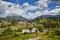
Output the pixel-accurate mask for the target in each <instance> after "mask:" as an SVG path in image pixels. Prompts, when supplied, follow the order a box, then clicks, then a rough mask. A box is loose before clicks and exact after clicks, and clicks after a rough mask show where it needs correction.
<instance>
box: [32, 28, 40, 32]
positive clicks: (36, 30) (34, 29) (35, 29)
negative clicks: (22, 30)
mask: <svg viewBox="0 0 60 40" xmlns="http://www.w3.org/2000/svg"><path fill="white" fill-rule="evenodd" d="M35 32H39V30H38V29H37V28H33V29H32V30H31V33H35Z"/></svg>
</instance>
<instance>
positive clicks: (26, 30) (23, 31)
mask: <svg viewBox="0 0 60 40" xmlns="http://www.w3.org/2000/svg"><path fill="white" fill-rule="evenodd" d="M22 33H30V30H28V29H25V30H22Z"/></svg>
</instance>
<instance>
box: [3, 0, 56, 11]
mask: <svg viewBox="0 0 60 40" xmlns="http://www.w3.org/2000/svg"><path fill="white" fill-rule="evenodd" d="M3 1H7V2H11V3H17V4H20V5H23V3H25V2H28V3H29V4H30V5H36V4H35V2H37V1H39V0H17V2H16V0H3ZM56 6H57V4H56V3H49V4H48V8H49V10H53V9H55V7H56Z"/></svg>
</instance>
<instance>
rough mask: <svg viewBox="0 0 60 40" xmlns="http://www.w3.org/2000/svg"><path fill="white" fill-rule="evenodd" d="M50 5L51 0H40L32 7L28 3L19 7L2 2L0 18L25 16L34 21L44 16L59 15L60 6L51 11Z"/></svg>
mask: <svg viewBox="0 0 60 40" xmlns="http://www.w3.org/2000/svg"><path fill="white" fill-rule="evenodd" d="M48 3H49V0H39V1H37V2H36V3H35V4H36V5H30V4H29V3H27V2H26V3H24V4H23V5H19V4H14V3H10V2H5V1H1V3H0V17H6V16H13V15H17V16H23V17H25V18H27V19H34V18H36V17H38V16H42V15H59V13H60V6H56V8H55V9H54V10H51V11H49V10H48ZM32 11H33V12H32Z"/></svg>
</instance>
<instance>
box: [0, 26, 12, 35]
mask: <svg viewBox="0 0 60 40" xmlns="http://www.w3.org/2000/svg"><path fill="white" fill-rule="evenodd" d="M12 34H13V30H12V29H11V28H10V27H9V28H7V29H5V31H3V32H2V34H1V35H3V36H5V35H12Z"/></svg>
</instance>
